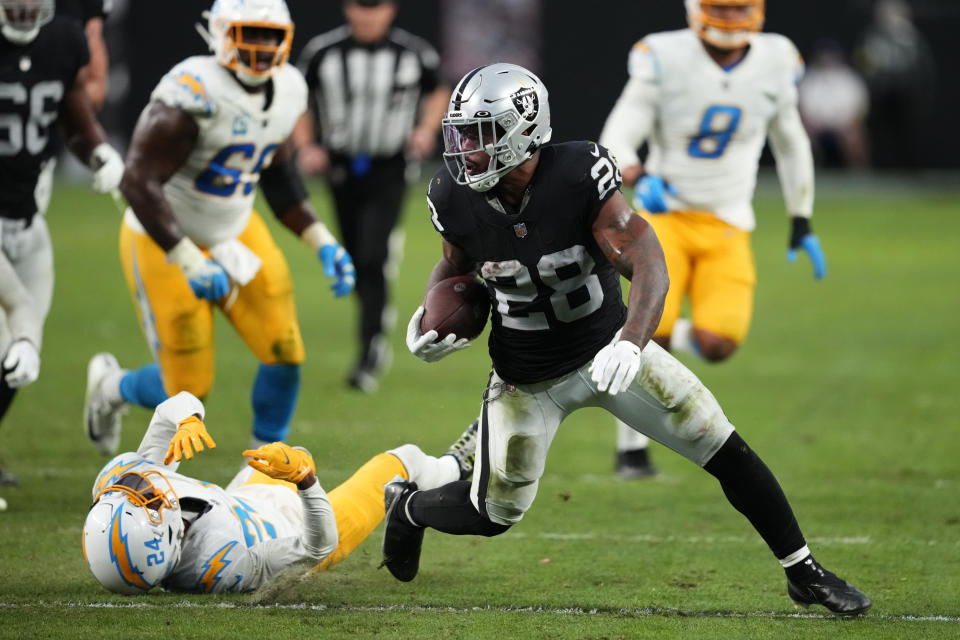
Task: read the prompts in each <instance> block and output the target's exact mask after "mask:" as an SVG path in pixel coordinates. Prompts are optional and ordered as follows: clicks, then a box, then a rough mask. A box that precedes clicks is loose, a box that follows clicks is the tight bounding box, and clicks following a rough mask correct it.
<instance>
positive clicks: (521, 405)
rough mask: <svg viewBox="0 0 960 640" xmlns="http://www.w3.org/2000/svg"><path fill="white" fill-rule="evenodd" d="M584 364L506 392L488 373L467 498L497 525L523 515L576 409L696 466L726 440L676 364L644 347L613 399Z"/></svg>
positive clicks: (715, 415)
mask: <svg viewBox="0 0 960 640" xmlns="http://www.w3.org/2000/svg"><path fill="white" fill-rule="evenodd" d="M589 368H590V363H589V362H588V363H587V364H585V365H583V366H582V367H580V368H579V369H577V370H576V371H573V372H571V373H568V374H566V375H564V376H562V377H560V378H556V379H554V380H548V381H545V382H539V383H536V384H531V385H510V384H507V383H506V382H504V381H503V380H502V379H501V378H500V376H498V375H497V373H496V371H494V372H492V373H491V377H490V383H489V385H488V387H487V390H486V393H485V395H484V402H483V408H482V410H481V421H480V431H479V433H478V438H479V440H478V442H479V446H478V447H477V459H476V465H475V467H474V476H473V486H472V488H471V493H470V498H471V500H472V502H473V505H474V506H475V507H476V508H477V510H478V511H479V512H480V513H482V514H484V515H486V516H487V518H489V519H490V520H491V521H492V522H496V523H498V524H506V525H510V524H514V523H516V522H519V521H520V519H521V518H522V517H523V514H524V513H525V512H526V511H527V509H529V508H530V505H531V504H532V503H533V499H534V497H535V496H536V494H537V486H538V483H539V481H540V477H541V476H542V475H543V470H544V465H545V463H546V459H547V451H548V450H549V449H550V443H551V442H552V441H553V437H554V436H555V435H556V433H557V428H558V427H559V426H560V423H561V422H562V421H563V419H564V418H566V417H567V416H568V415H570V414H571V413H573V412H574V411H576V410H577V409H580V408H582V407H602V408H603V409H606V410H607V411H609V412H610V413H611V414H613V415H614V416H616V417H617V418H619V419H620V420H622V421H623V422H624V423H626V424H627V425H629V426H630V427H632V428H633V429H635V430H637V431H639V432H641V433H644V434H645V435H647V436H649V437H650V438H652V439H654V440H656V441H657V442H659V443H661V444H663V445H665V446H667V447H669V448H671V449H673V450H674V451H676V452H677V453H679V454H680V455H682V456H683V457H685V458H687V459H688V460H690V461H692V462H695V463H697V464H698V465H700V466H703V465H705V464H706V463H707V462H709V460H710V458H712V457H713V454H715V453H716V452H717V450H719V449H720V447H721V446H722V445H723V443H724V442H726V440H727V438H728V437H729V436H730V434H731V433H733V425H732V424H730V421H729V420H727V417H726V416H725V415H724V414H723V410H722V409H721V408H720V404H719V403H718V402H717V400H716V399H715V398H714V397H713V394H712V393H710V391H709V390H708V389H707V388H706V387H705V386H704V385H703V383H702V382H700V380H699V379H698V378H697V377H696V376H695V375H694V374H693V372H691V371H690V370H689V369H687V368H686V367H685V366H684V365H683V364H682V363H680V361H679V360H677V359H676V358H674V357H673V356H671V355H670V354H669V353H667V352H666V351H665V350H664V349H662V348H661V347H660V346H659V345H657V344H656V343H655V342H653V341H652V340H651V341H650V342H649V343H647V346H646V347H645V348H644V350H643V360H642V366H641V368H640V371H639V373H638V374H637V376H636V378H634V381H633V383H632V384H631V385H630V387H628V388H627V389H626V391H623V392H621V393H619V394H618V395H616V396H611V395H609V394H608V393H606V392H600V391H597V386H596V384H595V383H594V382H593V380H591V379H590V373H589V371H588V369H589Z"/></svg>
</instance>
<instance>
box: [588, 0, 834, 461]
mask: <svg viewBox="0 0 960 640" xmlns="http://www.w3.org/2000/svg"><path fill="white" fill-rule="evenodd" d="M685 2H686V9H687V20H688V23H689V28H688V29H682V30H678V31H670V32H663V33H654V34H650V35H648V36H646V37H645V38H643V39H642V40H641V41H639V42H638V43H637V44H636V45H634V47H633V50H632V51H631V52H630V55H629V58H628V69H629V74H630V77H629V79H628V80H627V84H626V86H625V87H624V89H623V92H622V94H621V95H620V98H619V99H618V100H617V103H616V104H615V105H614V107H613V110H612V111H611V113H610V115H609V117H608V118H607V122H606V124H605V125H604V128H603V132H602V133H601V135H600V144H602V145H604V146H606V147H607V148H608V149H610V151H611V152H612V153H613V154H614V155H615V156H616V158H617V161H618V164H619V165H620V170H621V172H622V174H623V181H624V183H627V184H631V183H635V187H634V193H635V198H634V206H636V207H637V208H638V209H641V215H642V216H643V217H644V218H645V219H646V220H647V221H648V222H650V224H651V225H653V228H654V230H655V231H656V233H657V237H658V238H659V240H660V244H661V245H662V246H663V252H664V254H665V256H666V260H667V270H668V273H669V276H670V290H669V292H668V294H667V299H666V304H665V307H664V310H663V316H662V318H661V320H660V325H659V326H658V328H657V330H656V332H655V334H654V338H653V339H654V340H656V341H657V342H658V343H659V344H660V345H661V346H663V347H665V348H668V349H672V350H674V351H682V352H686V353H692V354H695V355H697V356H699V357H701V358H703V359H705V360H708V361H710V362H719V361H722V360H725V359H726V358H728V357H730V356H731V355H732V354H733V353H734V351H736V349H737V347H738V346H739V345H740V343H741V342H742V341H743V340H744V338H745V337H746V335H747V330H748V328H749V326H750V319H751V316H752V314H753V291H754V286H755V284H756V270H755V267H754V262H753V254H752V251H751V248H750V232H751V231H752V230H753V228H754V226H755V220H754V213H753V206H752V204H751V201H752V199H753V192H754V187H755V186H756V181H757V166H758V163H759V159H760V153H761V151H762V150H763V145H764V141H765V140H767V139H768V138H769V140H770V146H771V148H772V149H773V154H774V157H775V159H776V162H777V170H778V173H779V176H780V184H781V187H782V189H783V195H784V199H785V201H786V205H787V213H788V214H789V216H790V221H791V228H790V236H789V249H788V252H787V259H788V260H789V261H791V262H792V261H793V260H795V259H796V255H797V250H798V249H799V250H801V251H804V252H805V253H807V255H808V256H809V257H810V260H811V261H812V263H813V274H814V277H815V278H817V279H820V278H823V277H824V276H825V275H826V271H827V269H826V260H825V258H824V254H823V251H822V249H821V248H820V243H819V241H818V239H817V237H816V236H815V235H813V233H812V231H811V228H810V216H811V214H812V212H813V157H812V154H811V151H810V141H809V139H808V138H807V134H806V132H805V131H804V129H803V125H802V124H801V121H800V115H799V113H798V111H797V83H798V82H799V81H800V78H801V77H802V75H803V60H802V59H801V57H800V54H799V53H798V52H797V49H796V47H794V45H793V43H792V42H790V40H789V39H787V38H786V37H784V36H781V35H777V34H772V33H759V31H760V29H761V28H762V26H763V21H764V0H685ZM644 142H646V143H647V144H648V145H649V157H648V158H647V161H646V163H645V164H641V162H640V159H639V156H638V149H639V148H640V146H641V145H642V144H643V143H644ZM685 296H689V300H690V309H691V313H692V317H691V318H689V319H687V318H680V317H679V316H680V311H681V305H682V302H683V299H684V297H685ZM636 436H637V434H636V432H635V431H633V430H632V429H629V428H627V427H626V425H623V424H622V423H621V424H619V425H618V435H617V450H618V453H617V468H618V473H619V474H620V475H621V476H624V477H633V476H639V475H650V474H651V473H653V472H655V471H654V470H653V469H652V467H651V466H650V463H649V458H648V456H647V452H646V445H647V441H646V439H645V438H643V437H640V438H637V437H636Z"/></svg>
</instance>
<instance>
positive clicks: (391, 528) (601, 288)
mask: <svg viewBox="0 0 960 640" xmlns="http://www.w3.org/2000/svg"><path fill="white" fill-rule="evenodd" d="M443 132H444V140H445V152H444V159H445V161H446V163H447V169H448V170H449V173H448V172H447V171H444V170H441V171H439V172H438V173H437V174H436V175H435V176H434V177H433V179H432V180H431V181H430V186H429V188H428V191H427V202H428V205H429V207H430V212H431V220H432V221H433V225H434V226H435V227H436V229H437V231H439V232H440V234H441V235H442V236H443V243H442V244H443V257H442V258H441V259H440V261H439V262H437V264H436V266H435V267H434V268H433V271H432V273H431V274H430V278H429V281H428V283H427V290H429V289H430V287H431V286H432V285H434V284H435V283H437V282H438V281H440V280H442V279H444V278H448V277H451V276H455V275H462V274H470V273H476V274H479V275H480V276H481V277H482V278H483V280H484V281H485V283H486V285H487V289H488V290H489V292H490V295H491V297H492V298H493V318H492V322H493V327H492V330H491V332H490V342H489V347H490V355H491V358H492V360H493V370H492V371H491V373H490V381H489V383H488V386H487V389H486V391H485V393H484V401H483V406H482V409H481V417H480V429H479V433H478V439H479V440H478V442H479V445H478V447H477V454H476V464H475V467H474V473H473V482H472V483H471V482H467V481H460V482H454V483H451V484H448V485H446V486H443V487H440V488H437V489H432V490H430V491H417V490H416V487H415V486H413V485H412V484H411V483H409V482H407V481H404V480H402V479H399V478H397V479H395V480H394V481H393V482H391V483H390V484H388V485H387V486H386V487H385V499H384V500H385V506H386V510H387V525H386V529H385V532H384V542H383V556H384V564H385V565H386V566H387V567H388V568H389V569H390V572H391V573H392V574H393V575H394V576H395V577H396V578H398V579H400V580H404V581H407V580H412V579H413V578H414V576H416V573H417V570H418V566H419V559H420V547H421V544H422V541H423V530H424V527H428V526H429V527H433V528H435V529H437V530H440V531H444V532H447V533H452V534H473V535H484V536H494V535H497V534H500V533H503V532H504V531H506V530H507V529H508V528H509V527H510V526H511V525H513V524H516V523H517V522H519V521H520V519H521V518H522V517H523V514H524V513H525V512H526V511H527V509H528V508H529V507H530V506H531V504H532V503H533V499H534V496H535V495H536V492H537V484H538V482H539V479H540V476H541V475H542V474H543V470H544V464H545V461H546V456H547V450H548V449H549V447H550V442H551V441H552V440H553V437H554V435H555V434H556V432H557V428H558V427H559V425H560V422H561V421H562V420H563V419H564V418H565V417H566V416H567V415H569V414H570V413H572V412H573V411H575V410H577V409H579V408H581V407H587V406H598V407H603V408H604V409H606V410H607V411H609V412H610V413H612V414H613V415H615V416H616V417H617V418H619V419H621V420H623V421H624V422H625V423H627V424H628V425H630V426H631V427H632V428H634V429H636V430H638V431H641V432H643V433H645V434H646V435H648V436H650V437H651V438H653V439H655V440H657V441H658V442H660V443H662V444H664V445H665V446H667V447H669V448H671V449H673V450H674V451H676V452H677V453H679V454H681V455H682V456H684V457H685V458H687V459H688V460H690V461H692V462H695V463H697V464H698V465H700V466H702V467H703V468H704V469H705V470H706V471H707V472H708V473H710V474H711V475H713V476H714V477H716V478H717V480H719V481H720V485H721V487H722V488H723V492H724V494H725V495H726V496H727V498H728V500H729V501H730V502H731V504H733V506H734V507H735V508H736V509H737V510H738V511H740V512H741V513H743V514H744V515H745V516H746V517H747V518H748V519H749V521H750V523H751V524H752V525H753V526H754V527H755V528H756V530H757V531H758V532H759V533H760V535H761V536H762V537H763V539H764V541H765V542H766V543H767V544H768V545H769V547H770V549H771V551H773V553H774V555H775V556H776V557H777V559H778V560H779V561H780V563H781V565H782V566H783V567H784V568H785V570H786V575H787V589H788V594H789V596H790V598H791V599H792V600H793V601H794V602H796V603H797V604H800V605H804V606H807V605H810V604H821V605H824V606H825V607H827V608H828V609H829V610H830V611H832V612H834V613H837V614H839V615H856V614H859V613H862V612H864V611H866V610H867V609H868V608H869V607H870V605H871V602H870V599H869V598H867V596H865V595H864V594H863V593H862V592H861V591H860V590H859V589H857V588H856V587H854V586H852V585H850V584H849V583H847V582H846V581H844V580H841V579H840V578H838V577H837V576H835V575H834V574H833V573H831V572H829V571H827V570H826V569H824V568H823V567H822V566H820V565H819V564H818V563H817V562H816V561H815V560H814V559H813V556H812V555H811V554H810V550H809V548H808V547H807V544H806V541H805V539H804V537H803V534H802V533H801V531H800V527H799V525H798V524H797V521H796V519H795V518H794V515H793V512H792V510H791V508H790V505H789V503H788V502H787V499H786V497H785V496H784V494H783V491H782V490H781V489H780V485H779V484H778V482H777V480H776V478H774V476H773V474H772V473H771V472H770V470H769V469H768V468H767V467H766V465H765V464H764V463H763V462H762V461H761V460H760V458H759V457H757V455H756V454H755V453H754V452H753V451H752V450H751V449H750V447H748V446H747V444H746V443H745V442H744V441H743V439H742V438H741V437H740V436H739V435H738V434H737V432H736V431H735V430H734V428H733V425H732V424H730V422H729V421H728V420H727V418H726V416H725V415H724V414H723V411H722V410H721V408H720V405H719V404H718V403H717V401H716V400H715V399H714V397H713V395H712V394H711V393H710V391H709V390H707V388H706V387H704V385H703V384H702V383H701V382H700V381H699V380H698V379H697V377H696V376H694V374H693V373H691V372H690V371H689V370H688V369H687V368H686V367H684V366H683V365H682V364H681V363H680V362H679V361H678V360H676V359H675V358H674V357H673V356H671V355H670V354H669V353H667V352H666V351H665V350H664V349H662V348H661V347H659V346H658V345H657V344H656V342H654V341H652V340H650V337H651V336H652V334H653V331H654V329H655V328H656V326H657V323H658V321H659V319H660V314H661V312H662V310H663V302H664V297H665V296H666V292H667V286H668V280H667V272H666V267H665V265H664V258H663V252H662V251H661V249H660V244H659V242H658V241H657V238H656V236H655V234H654V232H653V231H652V229H651V228H650V226H649V225H648V224H647V222H645V221H644V220H643V218H641V217H640V216H637V215H636V214H635V213H634V211H633V209H631V207H630V205H628V204H627V202H626V201H625V200H624V198H623V196H622V195H621V193H620V183H621V178H620V173H619V171H618V170H617V167H616V165H615V163H614V162H613V159H612V158H611V157H610V155H609V154H608V153H607V150H606V149H604V148H603V147H600V146H599V145H597V144H596V143H593V142H570V143H564V144H555V145H546V143H547V142H549V141H550V135H551V129H550V108H549V104H548V102H547V91H546V89H545V88H544V86H543V84H542V83H541V82H540V80H539V79H538V78H537V77H536V76H534V75H533V74H532V73H530V72H529V71H527V70H526V69H523V68H522V67H518V66H516V65H511V64H503V63H498V64H493V65H488V66H485V67H480V68H478V69H474V70H473V71H471V72H470V73H468V74H467V75H466V76H464V78H463V79H462V80H461V81H460V83H459V84H458V85H457V87H456V89H455V90H454V92H453V97H452V99H451V101H450V106H449V111H448V113H447V115H446V117H445V118H444V120H443ZM620 275H623V276H624V277H626V278H627V279H628V280H630V292H629V297H628V303H627V305H626V306H624V304H623V298H622V296H621V290H620ZM422 315H423V307H422V306H421V307H420V308H419V309H418V310H417V311H416V312H415V313H414V315H413V317H412V318H411V320H410V325H409V327H408V329H407V346H408V347H409V348H410V350H411V351H412V352H413V353H414V354H415V355H417V356H419V357H420V358H422V359H423V360H426V361H428V362H433V361H435V360H438V359H440V358H442V357H444V356H446V355H449V354H450V353H453V352H454V351H457V350H458V349H462V348H464V347H465V346H466V345H467V342H466V340H465V339H463V338H460V339H458V338H457V336H456V335H448V336H445V337H443V338H442V339H439V340H438V337H439V336H437V332H436V331H434V330H431V331H427V332H426V333H424V334H422V335H421V331H420V319H421V317H422Z"/></svg>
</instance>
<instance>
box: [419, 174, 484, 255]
mask: <svg viewBox="0 0 960 640" xmlns="http://www.w3.org/2000/svg"><path fill="white" fill-rule="evenodd" d="M456 187H457V185H456V184H455V183H454V181H453V178H451V177H450V174H449V173H448V172H447V170H446V168H445V167H440V169H439V170H437V172H436V173H435V174H433V177H432V178H431V179H430V183H429V184H428V185H427V208H428V209H429V210H430V223H431V224H432V225H433V228H434V229H436V230H437V232H438V233H440V235H442V236H443V237H444V239H445V240H447V241H449V242H451V243H453V244H455V245H457V246H461V247H462V246H464V245H465V244H466V239H467V237H468V236H469V235H470V234H471V233H472V232H473V224H472V221H471V219H470V218H469V214H468V212H467V211H465V210H464V207H463V203H460V204H458V200H462V198H459V197H458V195H459V194H458V190H457V188H456Z"/></svg>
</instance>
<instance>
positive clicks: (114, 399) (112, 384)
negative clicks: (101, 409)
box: [100, 369, 128, 406]
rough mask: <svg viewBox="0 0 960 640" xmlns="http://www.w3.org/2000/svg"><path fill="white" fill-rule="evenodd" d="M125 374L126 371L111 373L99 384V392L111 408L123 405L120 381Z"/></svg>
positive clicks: (120, 370)
mask: <svg viewBox="0 0 960 640" xmlns="http://www.w3.org/2000/svg"><path fill="white" fill-rule="evenodd" d="M127 373H128V371H127V370H126V369H119V370H117V371H113V372H111V373H108V374H107V375H106V376H104V378H103V381H102V382H101V383H100V390H101V391H102V393H103V397H104V399H105V400H106V401H107V402H109V403H110V404H111V405H113V406H118V405H121V404H123V403H124V399H123V396H122V395H120V381H121V380H122V379H123V376H125V375H126V374H127Z"/></svg>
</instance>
